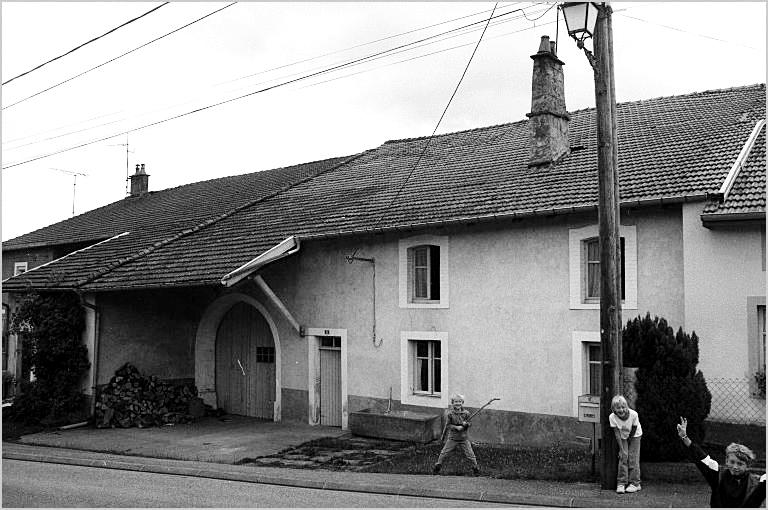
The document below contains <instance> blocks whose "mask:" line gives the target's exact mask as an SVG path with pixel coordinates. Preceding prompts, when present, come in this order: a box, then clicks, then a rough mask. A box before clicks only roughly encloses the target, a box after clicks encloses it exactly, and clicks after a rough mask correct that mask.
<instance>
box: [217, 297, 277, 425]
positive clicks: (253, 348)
mask: <svg viewBox="0 0 768 510" xmlns="http://www.w3.org/2000/svg"><path fill="white" fill-rule="evenodd" d="M216 395H217V399H218V406H219V407H220V408H222V409H224V410H225V411H226V412H228V413H230V414H239V415H243V416H255V417H257V418H266V419H270V420H271V419H273V417H274V403H275V342H274V339H273V338H272V332H271V331H270V329H269V325H268V324H267V321H266V320H265V319H264V317H263V316H262V315H261V313H260V312H259V311H258V310H257V309H256V308H254V307H252V306H250V305H248V304H246V303H238V304H236V305H235V306H233V307H232V308H231V309H230V310H229V312H227V313H226V315H225V316H224V318H223V319H222V321H221V324H220V325H219V330H218V332H217V334H216Z"/></svg>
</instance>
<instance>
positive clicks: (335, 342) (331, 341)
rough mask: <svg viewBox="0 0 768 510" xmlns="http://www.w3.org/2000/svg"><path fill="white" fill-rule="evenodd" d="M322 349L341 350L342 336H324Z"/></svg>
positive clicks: (321, 338)
mask: <svg viewBox="0 0 768 510" xmlns="http://www.w3.org/2000/svg"><path fill="white" fill-rule="evenodd" d="M320 348H321V349H341V337H340V336H322V337H320Z"/></svg>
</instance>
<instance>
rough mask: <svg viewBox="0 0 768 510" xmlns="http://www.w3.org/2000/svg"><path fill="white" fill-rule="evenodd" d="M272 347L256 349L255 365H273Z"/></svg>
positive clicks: (273, 349)
mask: <svg viewBox="0 0 768 510" xmlns="http://www.w3.org/2000/svg"><path fill="white" fill-rule="evenodd" d="M274 362H275V348H274V347H256V363H274Z"/></svg>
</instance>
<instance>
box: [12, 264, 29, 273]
mask: <svg viewBox="0 0 768 510" xmlns="http://www.w3.org/2000/svg"><path fill="white" fill-rule="evenodd" d="M26 272H27V263H26V262H14V263H13V276H16V275H19V274H21V273H26Z"/></svg>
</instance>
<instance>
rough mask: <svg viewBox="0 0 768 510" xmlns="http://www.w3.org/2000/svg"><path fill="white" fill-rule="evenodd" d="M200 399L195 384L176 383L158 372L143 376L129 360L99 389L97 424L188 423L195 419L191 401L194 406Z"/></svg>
mask: <svg viewBox="0 0 768 510" xmlns="http://www.w3.org/2000/svg"><path fill="white" fill-rule="evenodd" d="M199 403H200V401H199V399H198V397H197V389H196V388H195V387H194V386H189V385H178V386H177V385H172V384H169V383H166V382H164V381H161V380H160V379H158V378H157V377H156V376H149V377H145V376H142V375H141V373H140V372H139V370H138V369H137V368H136V367H134V366H133V365H131V364H130V363H126V364H125V365H123V366H122V367H120V368H119V369H118V370H117V371H116V372H115V375H114V376H113V377H112V379H110V381H109V383H108V384H107V385H106V386H104V387H103V388H101V389H100V391H99V394H98V399H97V401H96V426H97V427H98V428H107V427H112V428H115V427H122V428H128V427H139V428H143V427H152V426H160V425H165V424H169V423H171V424H176V423H188V422H190V421H192V420H193V419H194V417H193V416H192V414H190V404H192V407H193V408H194V407H196V406H199ZM195 414H197V413H195Z"/></svg>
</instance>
